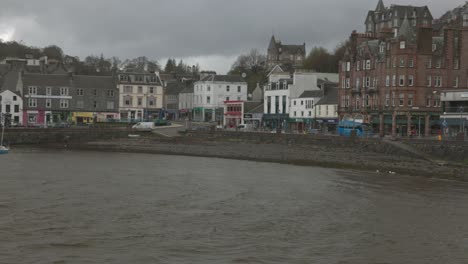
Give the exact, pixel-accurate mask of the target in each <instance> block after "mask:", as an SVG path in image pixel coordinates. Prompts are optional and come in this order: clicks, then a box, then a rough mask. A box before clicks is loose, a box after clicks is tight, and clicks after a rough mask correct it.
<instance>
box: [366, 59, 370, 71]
mask: <svg viewBox="0 0 468 264" xmlns="http://www.w3.org/2000/svg"><path fill="white" fill-rule="evenodd" d="M370 69H371V60H366V70H370Z"/></svg>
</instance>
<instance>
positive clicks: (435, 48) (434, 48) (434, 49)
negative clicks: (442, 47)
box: [432, 44, 437, 52]
mask: <svg viewBox="0 0 468 264" xmlns="http://www.w3.org/2000/svg"><path fill="white" fill-rule="evenodd" d="M436 50H437V45H436V44H432V52H434V51H436Z"/></svg>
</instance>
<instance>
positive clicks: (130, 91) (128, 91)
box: [124, 86, 133, 93]
mask: <svg viewBox="0 0 468 264" xmlns="http://www.w3.org/2000/svg"><path fill="white" fill-rule="evenodd" d="M124 93H133V86H124Z"/></svg>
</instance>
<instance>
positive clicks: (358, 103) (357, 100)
mask: <svg viewBox="0 0 468 264" xmlns="http://www.w3.org/2000/svg"><path fill="white" fill-rule="evenodd" d="M360 106H361V104H360V100H359V95H357V96H356V110H359V107H360Z"/></svg>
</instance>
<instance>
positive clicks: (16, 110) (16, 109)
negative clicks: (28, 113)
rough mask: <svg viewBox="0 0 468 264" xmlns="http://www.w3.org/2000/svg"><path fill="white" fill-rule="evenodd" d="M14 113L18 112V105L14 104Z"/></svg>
mask: <svg viewBox="0 0 468 264" xmlns="http://www.w3.org/2000/svg"><path fill="white" fill-rule="evenodd" d="M15 113H19V105H15Z"/></svg>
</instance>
